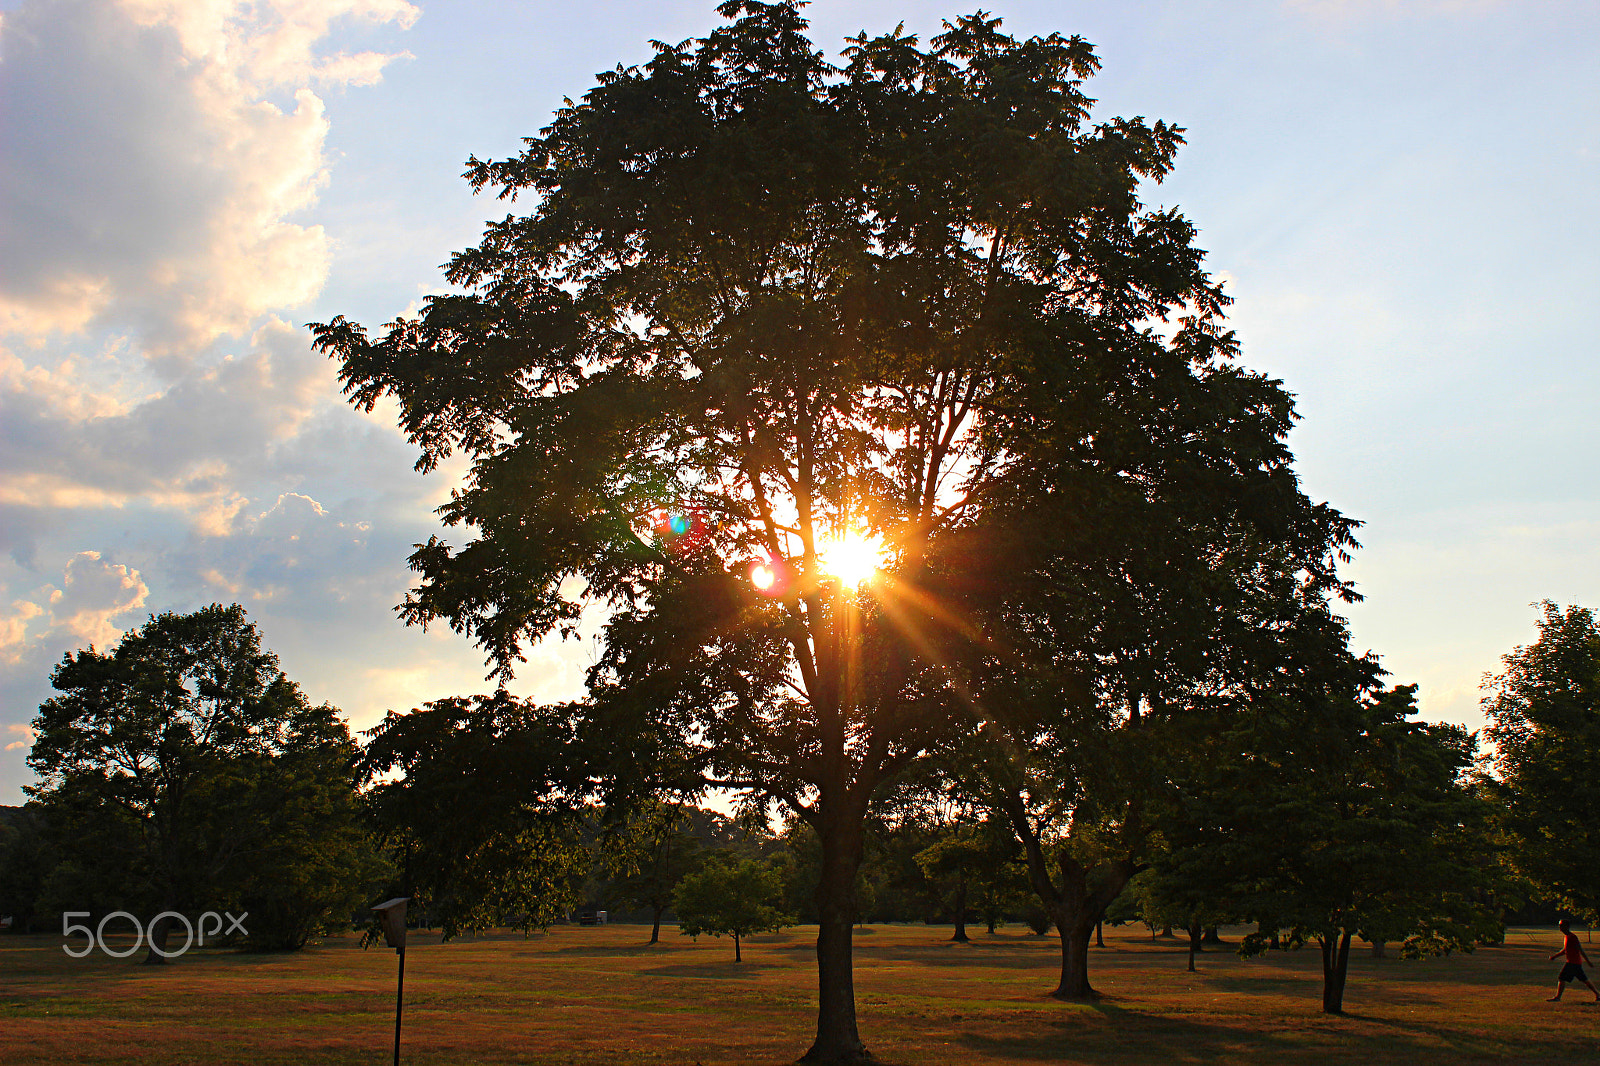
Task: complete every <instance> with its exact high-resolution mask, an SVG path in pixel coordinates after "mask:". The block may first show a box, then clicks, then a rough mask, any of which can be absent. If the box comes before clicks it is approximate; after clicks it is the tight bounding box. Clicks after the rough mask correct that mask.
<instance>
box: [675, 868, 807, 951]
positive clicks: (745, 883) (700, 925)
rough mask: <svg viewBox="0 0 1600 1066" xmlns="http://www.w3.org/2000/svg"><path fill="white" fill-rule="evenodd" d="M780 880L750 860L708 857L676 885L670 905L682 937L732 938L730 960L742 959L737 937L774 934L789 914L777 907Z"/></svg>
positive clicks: (790, 920) (780, 896) (790, 918)
mask: <svg viewBox="0 0 1600 1066" xmlns="http://www.w3.org/2000/svg"><path fill="white" fill-rule="evenodd" d="M782 901H783V882H782V881H781V880H779V878H778V872H777V871H776V870H774V869H773V868H772V867H770V866H768V865H767V864H766V863H764V862H759V861H757V860H755V859H738V860H728V859H723V858H713V859H710V860H708V861H707V862H706V863H705V865H704V866H702V867H700V869H698V870H696V871H695V872H694V873H692V874H689V875H688V876H687V877H685V878H684V879H683V880H682V881H680V882H679V883H678V890H677V891H676V892H675V893H673V897H672V905H673V909H674V910H676V911H677V912H678V931H679V932H681V933H682V934H683V935H684V936H699V935H700V934H701V933H705V934H707V935H708V936H715V937H721V936H725V935H726V936H731V937H733V961H734V962H742V961H743V956H742V955H741V954H740V951H739V940H740V938H741V937H747V936H750V935H751V934H753V933H775V932H777V931H778V930H779V929H782V928H783V927H784V926H786V925H793V924H794V922H795V918H794V916H793V915H791V914H785V913H784V912H783V911H781V910H779V906H780V904H781V903H782Z"/></svg>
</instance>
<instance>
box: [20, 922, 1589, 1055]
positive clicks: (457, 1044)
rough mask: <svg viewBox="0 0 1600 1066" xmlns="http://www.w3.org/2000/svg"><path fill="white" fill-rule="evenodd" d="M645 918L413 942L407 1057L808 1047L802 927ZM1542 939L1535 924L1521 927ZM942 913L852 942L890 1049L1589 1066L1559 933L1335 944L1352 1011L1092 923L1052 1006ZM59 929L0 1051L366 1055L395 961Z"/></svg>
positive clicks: (1308, 988)
mask: <svg viewBox="0 0 1600 1066" xmlns="http://www.w3.org/2000/svg"><path fill="white" fill-rule="evenodd" d="M647 932H648V931H647V930H646V929H645V928H643V927H640V926H627V925H613V926H602V927H594V928H579V927H573V926H562V927H558V928H556V929H554V930H552V931H551V932H550V933H549V934H548V935H544V936H539V935H536V936H533V937H531V938H526V939H525V938H523V937H522V936H520V935H519V934H496V935H492V936H486V937H482V938H477V939H466V940H461V941H456V942H454V943H450V944H440V943H439V941H438V937H437V936H435V935H429V934H413V940H412V947H411V949H410V952H409V956H408V958H407V962H406V1023H405V1039H404V1045H403V1054H402V1058H403V1061H405V1062H407V1063H418V1064H421V1063H429V1064H447V1063H448V1064H453V1063H533V1064H552V1066H553V1064H557V1063H561V1064H567V1063H574V1064H589V1063H595V1064H599V1063H630V1064H639V1063H695V1062H699V1063H703V1064H705V1066H711V1064H733V1063H780V1062H787V1061H791V1060H793V1059H794V1058H795V1057H796V1056H797V1055H798V1054H799V1053H800V1052H802V1051H804V1050H805V1048H806V1047H807V1045H808V1044H809V1042H810V1036H811V1026H812V1024H813V1011H814V1006H813V1004H814V982H815V971H814V956H813V947H812V941H811V937H812V935H813V932H812V931H811V930H808V929H804V928H802V929H796V930H792V931H790V932H787V933H783V934H779V935H775V936H762V937H753V938H751V939H750V940H749V941H747V945H746V949H745V961H744V962H743V963H742V964H736V963H734V962H733V950H732V947H731V945H730V944H728V943H727V942H723V941H717V940H712V939H705V938H702V939H701V940H700V941H699V942H698V943H695V942H691V941H690V940H689V939H688V938H686V937H679V936H677V935H675V933H676V931H675V930H670V929H669V930H666V931H664V942H663V943H662V944H659V945H656V946H653V947H652V946H648V945H645V944H643V943H642V941H643V940H644V939H645V937H646V936H647ZM1531 932H1537V937H1535V936H1533V935H1530V934H1531ZM948 935H949V932H948V928H946V929H940V928H938V927H931V928H930V927H923V926H879V927H873V928H869V929H865V930H861V931H860V935H859V936H858V937H857V940H856V946H857V953H856V958H857V969H856V992H857V998H858V1003H859V1006H860V1011H861V1026H862V1034H863V1036H864V1038H865V1039H866V1041H867V1043H868V1046H869V1047H871V1048H872V1050H873V1051H874V1052H875V1053H876V1054H877V1056H878V1057H879V1059H880V1060H882V1061H885V1062H887V1063H897V1064H907V1066H911V1064H917V1066H921V1064H929V1066H934V1064H945V1063H949V1064H960V1066H967V1064H973V1066H976V1064H996V1063H1008V1064H1026V1063H1032V1062H1051V1063H1083V1064H1136V1063H1138V1064H1142V1063H1162V1064H1177V1063H1200V1062H1204V1063H1260V1062H1273V1063H1290V1064H1293V1063H1312V1062H1316V1063H1322V1062H1348V1063H1395V1064H1401V1066H1444V1064H1456V1063H1486V1062H1516V1063H1540V1062H1549V1063H1557V1062H1560V1063H1574V1062H1593V1061H1600V1008H1593V1007H1585V1006H1583V1001H1584V1000H1585V999H1587V998H1588V996H1587V993H1586V992H1585V993H1583V994H1582V995H1578V994H1575V993H1574V992H1572V991H1570V990H1569V992H1568V995H1567V999H1568V1000H1569V1001H1571V1002H1563V1003H1560V1004H1548V1003H1545V1002H1544V998H1545V996H1547V995H1548V994H1549V992H1550V989H1549V988H1548V987H1547V986H1549V985H1553V983H1554V974H1555V969H1554V967H1553V966H1552V965H1551V964H1549V963H1547V962H1546V961H1545V957H1546V956H1547V955H1548V954H1549V953H1550V952H1551V951H1553V950H1555V945H1556V943H1557V941H1556V938H1555V937H1553V936H1552V935H1550V934H1549V932H1548V931H1523V930H1514V931H1513V932H1512V935H1511V937H1510V938H1509V939H1508V941H1507V944H1506V945H1505V946H1503V947H1497V948H1485V949H1480V950H1479V951H1478V952H1476V953H1474V954H1472V955H1465V956H1455V957H1452V958H1448V959H1430V960H1425V961H1421V962H1402V961H1400V960H1398V959H1388V960H1380V959H1371V958H1368V957H1366V956H1365V955H1364V954H1363V955H1361V956H1359V957H1357V958H1353V959H1352V962H1351V971H1352V972H1351V977H1350V987H1349V991H1348V992H1347V995H1346V1006H1347V1008H1348V1009H1349V1011H1350V1013H1349V1014H1348V1015H1347V1016H1346V1017H1343V1018H1331V1017H1327V1016H1324V1015H1322V1014H1321V1013H1319V1011H1318V1007H1319V1004H1320V1002H1321V1001H1320V980H1321V976H1320V970H1319V960H1318V956H1317V954H1316V953H1315V952H1314V951H1311V950H1305V951H1300V952H1292V953H1274V954H1272V955H1270V956H1268V957H1266V958H1260V959H1249V960H1242V959H1239V958H1237V957H1236V956H1235V955H1234V954H1233V953H1232V951H1231V950H1229V949H1214V950H1212V951H1210V952H1207V953H1206V954H1205V955H1203V956H1201V959H1200V963H1199V965H1200V971H1201V972H1199V973H1197V974H1189V973H1186V972H1185V962H1186V956H1185V953H1184V951H1183V949H1182V946H1181V945H1180V944H1179V943H1178V942H1177V941H1173V940H1162V941H1152V940H1151V939H1150V938H1149V937H1148V936H1147V935H1146V934H1145V933H1144V931H1143V930H1142V929H1140V930H1133V929H1120V930H1108V934H1107V946H1106V947H1105V948H1104V949H1097V950H1095V952H1094V956H1093V959H1092V967H1093V969H1092V971H1091V973H1092V976H1093V979H1094V980H1095V982H1096V984H1097V985H1098V986H1099V988H1100V989H1101V991H1102V992H1103V993H1105V998H1104V999H1103V1000H1101V1001H1100V1002H1098V1003H1095V1004H1067V1003H1058V1002H1056V1001H1054V1000H1052V999H1050V998H1048V996H1046V995H1044V993H1045V992H1047V991H1048V990H1049V989H1050V988H1052V987H1054V976H1055V974H1054V971H1055V967H1056V965H1057V959H1058V955H1057V951H1056V947H1055V942H1054V940H1053V939H1045V938H1042V937H1035V936H1030V935H1028V934H1027V933H1026V932H1025V931H1018V930H1017V929H1014V928H1008V929H1005V930H1002V931H1001V932H1000V933H999V934H997V935H995V936H992V937H991V936H988V935H986V934H984V933H982V932H979V933H977V934H976V935H975V936H974V939H973V942H972V943H971V944H953V943H950V942H948V941H947V940H946V939H945V938H946V937H947V936H948ZM60 943H61V941H60V939H59V938H56V937H0V1063H29V1062H51V1063H114V1062H140V1063H173V1064H177V1063H234V1062H238V1063H263V1064H269V1063H304V1062H316V1063H333V1064H339V1063H350V1064H355V1063H363V1064H365V1063H378V1062H387V1061H388V1059H387V1054H388V1048H389V1043H388V1042H389V1040H390V1038H391V1035H392V1025H393V1015H392V1013H391V1012H392V1010H393V1007H394V978H395V958H394V954H393V953H392V952H390V951H385V950H381V949H373V950H369V951H361V950H359V949H358V948H357V947H356V944H355V939H354V938H353V937H350V938H345V939H342V940H334V941H330V942H328V943H326V944H324V945H322V946H320V947H316V948H311V949H308V950H306V951H304V952H300V953H298V954H293V955H264V956H263V955H241V954H234V953H225V952H209V951H197V952H191V953H190V954H188V955H185V956H184V957H182V958H181V959H177V960H175V961H174V962H173V963H172V964H171V965H169V966H167V967H164V968H147V967H143V966H138V965H136V964H133V963H132V962H131V961H118V960H113V959H108V958H105V957H103V956H99V955H96V956H92V957H91V958H88V959H71V958H68V957H66V956H65V955H64V954H63V953H62V951H61V948H60Z"/></svg>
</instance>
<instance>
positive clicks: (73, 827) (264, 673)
mask: <svg viewBox="0 0 1600 1066" xmlns="http://www.w3.org/2000/svg"><path fill="white" fill-rule="evenodd" d="M51 684H52V685H54V687H55V688H56V690H57V691H58V692H59V693H60V694H59V695H57V696H55V697H53V698H52V699H50V700H48V701H46V702H45V703H44V704H43V705H42V706H41V707H40V708H39V715H38V717H37V718H36V719H35V720H34V729H35V730H36V731H37V734H38V737H37V740H36V741H35V743H34V746H33V750H32V752H31V754H30V755H29V757H28V764H29V766H30V767H31V768H32V769H33V770H34V771H35V773H37V774H38V775H39V779H40V780H39V783H38V784H36V785H32V786H29V787H28V789H27V791H28V792H29V794H30V795H31V796H33V797H34V799H35V801H36V803H37V806H38V809H39V815H40V817H41V819H42V822H43V825H44V826H45V835H46V838H47V839H48V840H49V842H50V845H49V846H50V851H51V855H52V856H53V859H52V861H51V863H50V872H49V873H48V874H47V875H46V876H45V879H44V882H43V884H42V885H41V886H40V890H39V891H40V898H41V901H42V903H43V904H44V905H45V906H47V907H54V908H55V909H57V910H60V909H64V908H71V909H83V908H86V907H99V906H105V907H106V908H107V909H110V908H111V907H112V906H113V905H115V906H116V907H121V908H124V909H131V910H134V911H135V912H140V913H144V914H145V915H146V916H150V915H152V914H153V913H154V912H155V911H158V910H179V911H188V912H195V911H199V910H214V909H218V908H221V907H223V906H225V905H232V904H234V901H236V900H243V901H248V903H245V904H240V905H241V906H244V907H245V908H246V909H248V908H250V907H254V908H258V909H257V911H256V912H255V917H256V921H255V926H254V928H252V930H251V943H252V945H253V946H256V947H270V948H298V947H300V946H301V945H303V944H304V943H305V942H306V940H307V939H308V938H309V937H310V936H312V935H315V934H316V933H318V932H321V931H325V930H328V929H331V928H337V927H339V926H341V925H342V924H343V923H344V922H345V921H346V920H347V919H348V917H349V913H350V908H351V906H352V905H353V904H354V903H355V902H358V901H359V899H360V897H361V896H362V895H363V894H364V893H365V891H366V882H367V881H368V880H369V879H371V878H372V877H374V876H376V869H375V867H374V865H373V862H374V860H373V857H372V855H371V853H370V851H369V850H368V849H367V848H366V847H365V843H364V838H363V835H362V833H361V830H360V828H359V825H358V823H357V820H356V810H355V793H356V788H357V786H358V784H359V781H360V778H359V775H358V774H357V772H356V770H355V765H354V764H355V760H356V749H355V745H354V744H353V743H352V742H351V740H350V736H349V733H348V731H347V730H346V728H345V726H344V724H343V722H342V721H340V719H339V717H338V715H337V712H336V711H335V710H334V709H333V708H332V707H329V706H327V705H326V704H324V705H322V706H312V705H311V704H310V703H309V702H308V701H307V700H306V698H305V696H304V694H303V693H301V691H300V689H299V688H298V687H297V686H296V685H295V684H294V683H293V682H291V681H290V680H289V679H288V678H287V677H285V676H284V674H283V672H282V671H281V670H280V669H279V668H278V660H277V657H276V656H274V655H272V654H271V653H270V652H267V651H265V650H263V649H262V647H261V640H260V635H259V634H258V633H257V632H256V629H255V626H254V625H252V624H251V623H250V622H248V621H247V620H246V618H245V612H244V609H243V608H242V607H240V606H239V605H237V604H234V605H233V606H231V607H223V606H221V605H218V604H213V605H212V606H210V607H206V608H203V609H201V610H199V611H195V612H193V613H191V614H185V615H178V614H170V613H169V614H161V615H157V616H154V617H152V618H151V619H150V621H149V622H147V623H146V624H145V625H144V626H142V627H141V628H139V629H138V630H136V631H133V632H130V633H128V634H127V635H126V636H124V637H123V639H122V640H121V641H120V642H119V643H118V644H117V646H116V648H115V649H113V650H112V651H111V652H98V651H96V650H95V649H94V648H92V647H91V648H88V649H86V650H82V651H79V652H76V653H68V654H67V655H66V656H65V657H63V659H62V661H61V663H60V665H59V666H57V668H56V669H55V671H54V672H53V674H52V675H51ZM168 924H169V923H167V922H162V923H158V928H157V930H156V931H155V932H154V933H152V937H151V938H152V941H154V942H156V943H163V942H164V941H162V940H161V938H163V937H164V936H165V933H166V928H167V926H168ZM156 958H158V957H157V956H152V959H156Z"/></svg>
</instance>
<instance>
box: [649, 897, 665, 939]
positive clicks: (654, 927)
mask: <svg viewBox="0 0 1600 1066" xmlns="http://www.w3.org/2000/svg"><path fill="white" fill-rule="evenodd" d="M666 909H667V908H666V907H665V906H657V907H656V908H655V919H654V921H653V922H652V923H651V925H650V943H652V944H659V943H661V912H662V911H664V910H666Z"/></svg>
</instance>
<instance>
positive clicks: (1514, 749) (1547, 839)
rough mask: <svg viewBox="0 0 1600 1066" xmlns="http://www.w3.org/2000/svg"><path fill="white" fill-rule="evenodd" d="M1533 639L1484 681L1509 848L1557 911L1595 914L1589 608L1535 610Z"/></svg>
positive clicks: (1599, 679) (1595, 657) (1597, 725)
mask: <svg viewBox="0 0 1600 1066" xmlns="http://www.w3.org/2000/svg"><path fill="white" fill-rule="evenodd" d="M1540 606H1541V608H1542V611H1543V617H1541V618H1540V619H1539V639H1538V640H1536V641H1534V642H1533V643H1532V644H1529V645H1527V646H1524V647H1518V648H1515V649H1513V650H1512V651H1511V653H1510V654H1509V655H1507V656H1505V670H1504V671H1503V672H1501V673H1499V674H1497V675H1494V676H1493V677H1490V678H1488V679H1487V683H1486V686H1485V687H1486V688H1487V689H1488V691H1489V695H1488V696H1486V697H1485V698H1484V701H1483V709H1484V713H1485V714H1486V715H1487V716H1488V718H1489V723H1490V725H1489V729H1488V731H1487V732H1488V737H1489V739H1490V740H1491V741H1492V742H1493V743H1494V746H1495V763H1494V766H1495V770H1496V771H1497V774H1498V780H1496V781H1491V782H1489V783H1488V788H1489V790H1490V791H1491V793H1492V794H1493V795H1494V796H1495V797H1496V798H1497V799H1498V800H1500V802H1501V803H1502V804H1503V805H1504V811H1505V820H1506V828H1507V829H1508V830H1510V833H1511V835H1512V837H1513V839H1514V841H1515V845H1514V847H1513V849H1512V851H1511V853H1510V854H1511V861H1512V864H1513V865H1514V866H1515V867H1516V869H1517V870H1518V872H1520V873H1521V874H1522V875H1523V876H1524V877H1526V878H1527V879H1528V880H1529V881H1531V882H1532V883H1533V884H1534V885H1536V886H1538V888H1539V889H1540V890H1542V891H1543V892H1544V893H1547V894H1548V897H1549V898H1552V899H1556V900H1559V901H1560V902H1561V904H1562V906H1565V907H1568V908H1570V909H1572V910H1573V911H1576V912H1579V913H1581V914H1584V915H1587V916H1589V917H1590V919H1591V920H1592V919H1593V918H1594V917H1596V916H1597V915H1600V830H1597V829H1596V826H1600V795H1597V794H1596V792H1595V790H1594V788H1592V787H1591V785H1590V783H1591V782H1592V781H1593V780H1594V777H1595V774H1596V768H1597V767H1600V623H1597V622H1596V620H1595V616H1594V612H1593V611H1591V610H1589V609H1588V608H1586V607H1577V606H1569V607H1567V608H1566V609H1565V610H1562V609H1561V608H1559V607H1557V606H1556V605H1555V604H1554V603H1551V602H1549V601H1546V602H1544V603H1543V604H1541V605H1540Z"/></svg>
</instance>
